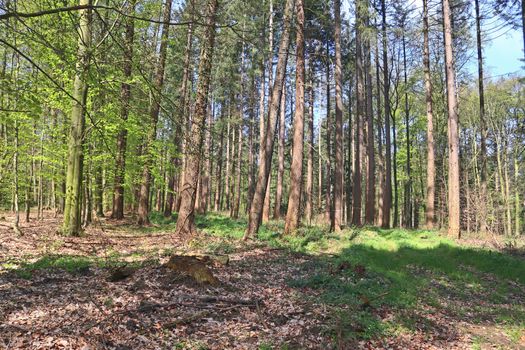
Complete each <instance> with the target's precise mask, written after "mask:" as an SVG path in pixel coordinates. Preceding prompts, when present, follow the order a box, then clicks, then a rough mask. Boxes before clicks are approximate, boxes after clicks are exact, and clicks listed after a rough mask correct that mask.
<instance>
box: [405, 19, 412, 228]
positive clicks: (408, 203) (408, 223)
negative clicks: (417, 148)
mask: <svg viewBox="0 0 525 350" xmlns="http://www.w3.org/2000/svg"><path fill="white" fill-rule="evenodd" d="M403 75H404V84H405V132H406V135H405V136H406V154H407V161H406V172H407V180H406V183H405V203H404V204H405V209H404V218H405V227H408V228H412V174H411V170H412V167H411V161H410V107H409V104H408V71H407V54H406V38H405V34H404V28H403Z"/></svg>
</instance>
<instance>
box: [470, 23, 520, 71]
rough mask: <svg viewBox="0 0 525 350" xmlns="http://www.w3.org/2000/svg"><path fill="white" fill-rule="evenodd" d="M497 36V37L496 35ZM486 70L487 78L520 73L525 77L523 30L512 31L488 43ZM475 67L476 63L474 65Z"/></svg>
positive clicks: (486, 48)
mask: <svg viewBox="0 0 525 350" xmlns="http://www.w3.org/2000/svg"><path fill="white" fill-rule="evenodd" d="M496 36H497V35H496ZM484 53H485V57H486V62H485V69H486V71H487V73H488V74H487V76H488V77H490V76H497V75H504V74H508V73H513V72H518V73H519V75H522V76H523V75H524V73H525V71H524V69H523V65H524V63H523V62H522V61H520V60H522V59H523V38H522V33H521V28H520V29H518V30H511V31H509V32H507V33H506V34H504V35H501V36H500V37H497V38H495V39H493V40H492V42H490V43H488V44H487V46H486V47H485V52H484ZM474 66H475V63H474Z"/></svg>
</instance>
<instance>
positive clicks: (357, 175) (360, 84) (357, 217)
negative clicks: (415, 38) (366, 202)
mask: <svg viewBox="0 0 525 350" xmlns="http://www.w3.org/2000/svg"><path fill="white" fill-rule="evenodd" d="M363 7H364V5H363V1H362V0H356V75H357V111H356V112H357V113H356V115H355V128H354V129H355V138H354V139H355V155H354V179H353V189H352V194H353V197H354V198H353V210H352V224H353V225H355V226H361V141H360V140H361V138H362V135H361V132H362V130H361V129H362V124H361V121H362V120H363V119H364V118H363V112H364V109H365V91H364V70H363V57H362V50H361V49H362V44H361V40H362V34H361V33H362V30H363V27H364V23H363V18H362V16H363V11H364V9H363Z"/></svg>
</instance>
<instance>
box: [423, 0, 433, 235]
mask: <svg viewBox="0 0 525 350" xmlns="http://www.w3.org/2000/svg"><path fill="white" fill-rule="evenodd" d="M428 30H429V26H428V0H423V69H424V71H425V101H426V108H427V206H426V210H425V218H426V227H427V228H429V229H431V228H433V227H434V201H435V188H436V164H435V155H434V147H435V146H434V115H433V110H432V80H431V77H430V49H429V43H428Z"/></svg>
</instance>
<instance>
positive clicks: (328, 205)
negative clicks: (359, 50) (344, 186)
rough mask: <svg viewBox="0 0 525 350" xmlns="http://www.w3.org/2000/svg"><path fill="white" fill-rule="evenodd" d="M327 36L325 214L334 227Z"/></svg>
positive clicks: (327, 48)
mask: <svg viewBox="0 0 525 350" xmlns="http://www.w3.org/2000/svg"><path fill="white" fill-rule="evenodd" d="M328 40H329V39H328V37H327V38H326V43H325V46H326V57H325V59H326V183H325V186H326V189H325V216H326V220H327V221H328V222H329V223H330V227H331V228H332V227H333V221H332V219H333V211H332V118H331V115H330V48H329V47H328Z"/></svg>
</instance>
